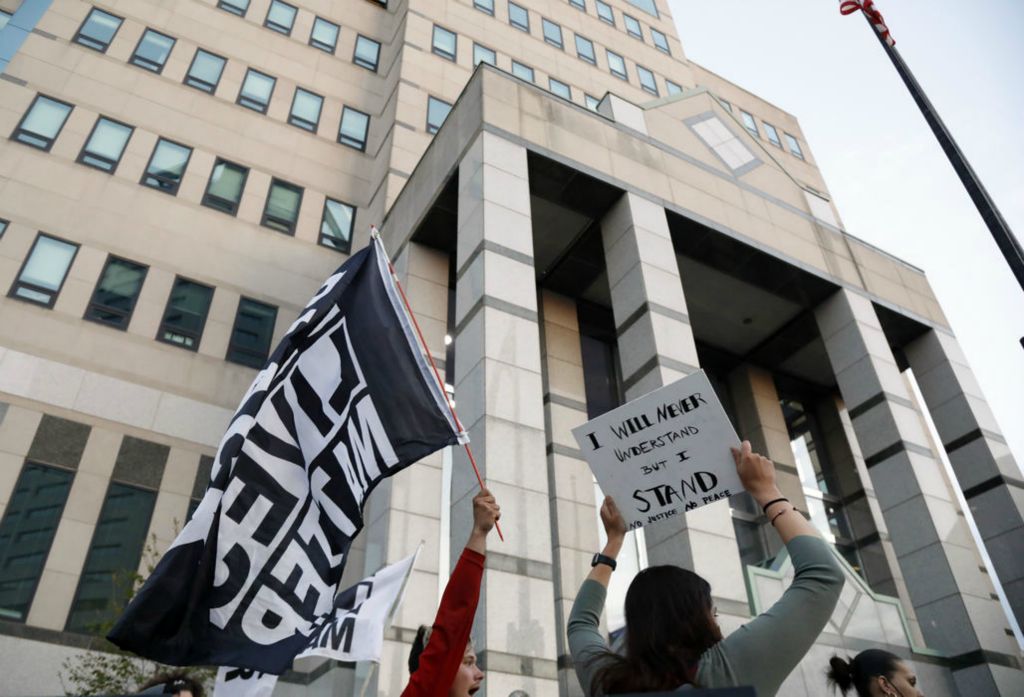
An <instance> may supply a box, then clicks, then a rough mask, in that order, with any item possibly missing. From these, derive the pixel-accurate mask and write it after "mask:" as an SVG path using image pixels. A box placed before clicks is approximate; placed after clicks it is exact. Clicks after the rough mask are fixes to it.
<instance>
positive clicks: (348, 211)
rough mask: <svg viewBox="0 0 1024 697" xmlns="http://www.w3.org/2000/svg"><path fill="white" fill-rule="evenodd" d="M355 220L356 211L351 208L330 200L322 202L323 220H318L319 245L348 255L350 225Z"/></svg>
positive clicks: (350, 234)
mask: <svg viewBox="0 0 1024 697" xmlns="http://www.w3.org/2000/svg"><path fill="white" fill-rule="evenodd" d="M355 219H356V209H355V208H354V207H353V206H350V205H348V204H347V203H343V202H341V201H335V200H334V199H332V198H329V199H327V200H326V201H325V202H324V215H323V218H321V219H320V239H319V242H320V244H322V245H323V246H324V247H330V248H331V249H334V250H337V251H339V252H343V253H345V254H348V252H349V249H351V248H352V225H353V223H354V222H355Z"/></svg>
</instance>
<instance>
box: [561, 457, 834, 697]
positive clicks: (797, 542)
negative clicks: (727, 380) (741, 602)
mask: <svg viewBox="0 0 1024 697" xmlns="http://www.w3.org/2000/svg"><path fill="white" fill-rule="evenodd" d="M732 453H733V459H734V460H735V462H736V470H737V472H738V473H739V477H740V481H741V482H742V483H743V487H744V488H745V489H746V490H747V491H748V492H750V494H751V495H752V496H753V497H754V499H755V500H756V501H757V503H758V504H759V505H760V506H761V507H762V510H763V511H764V513H765V515H766V516H767V517H768V520H769V521H771V524H772V526H773V527H774V528H775V530H776V532H778V534H779V537H781V538H782V541H783V542H784V543H785V545H786V548H787V549H788V550H789V556H790V559H791V560H792V562H793V567H794V569H795V572H796V575H795V577H794V579H793V583H792V584H791V585H790V586H789V588H788V589H787V590H786V592H785V593H784V594H783V596H782V598H780V599H779V601H778V602H777V603H775V604H774V605H773V606H772V607H771V608H769V609H768V610H767V612H764V613H762V614H760V615H758V616H757V617H756V618H754V619H753V620H751V621H750V622H748V623H747V624H746V625H744V626H742V627H740V628H739V629H737V630H736V631H735V632H733V633H732V634H730V635H729V636H728V637H725V638H723V636H722V630H721V629H720V628H719V626H718V622H717V620H716V619H715V616H716V611H715V608H714V605H713V602H712V595H711V586H710V585H709V584H708V582H707V581H705V580H704V579H703V578H701V577H700V576H699V575H697V574H696V573H694V572H692V571H688V570H686V569H681V568H678V567H675V566H653V567H649V568H647V569H644V570H643V571H641V572H640V573H639V574H637V575H636V578H634V579H633V581H632V583H631V584H630V586H629V590H628V591H627V592H626V602H625V608H624V609H625V616H626V629H625V640H624V653H623V654H622V655H619V654H616V653H614V652H612V651H610V650H609V649H608V647H607V645H606V643H605V641H604V638H603V637H602V636H601V633H600V630H599V623H600V619H601V611H602V609H603V608H604V601H605V595H606V593H607V588H608V581H609V579H610V578H611V574H612V571H614V569H615V558H616V557H617V556H618V554H619V550H620V549H621V547H622V541H623V538H624V537H625V534H626V522H625V520H624V519H623V517H622V514H621V513H619V509H618V508H617V507H616V505H615V501H614V500H612V498H611V497H606V498H605V500H604V503H603V505H602V506H601V521H602V523H603V524H604V528H605V531H606V532H607V534H608V543H607V544H606V545H605V548H604V551H603V552H602V553H601V554H596V555H594V560H593V562H592V563H591V566H592V567H593V568H592V570H591V572H590V575H589V576H588V577H587V579H586V580H585V581H584V582H583V585H582V586H581V587H580V591H579V593H578V594H577V596H576V602H575V603H574V604H573V607H572V612H571V613H570V615H569V624H568V638H569V650H570V652H571V653H572V658H573V664H574V666H575V669H576V677H577V678H579V681H580V685H581V686H582V687H583V691H584V693H585V694H587V695H614V694H616V693H621V692H653V691H658V690H664V691H671V690H676V689H679V688H684V689H685V688H687V687H689V686H693V687H705V688H713V687H736V686H747V685H752V686H753V687H754V688H755V689H756V690H757V695H758V697H774V695H775V693H776V692H777V691H778V689H779V686H780V685H782V682H783V680H785V679H786V676H787V675H789V673H790V672H791V671H792V670H793V668H795V667H796V665H797V664H798V663H799V662H800V659H801V658H803V656H804V655H805V654H806V653H807V651H808V650H809V649H810V647H811V646H812V645H813V644H814V640H815V639H816V638H817V636H818V634H819V633H821V630H822V629H823V628H824V626H825V623H826V622H827V621H828V618H829V617H830V616H831V615H832V611H833V610H834V609H835V606H836V602H837V601H838V599H839V591H840V590H842V587H843V580H844V577H843V572H842V568H841V567H840V565H839V563H838V562H837V561H836V559H835V557H834V556H833V554H832V551H831V550H830V549H829V548H828V545H827V544H826V543H825V541H824V540H822V539H821V537H819V536H818V533H817V532H816V531H815V529H814V528H813V527H812V526H811V525H810V523H808V522H807V520H806V519H805V518H804V517H803V515H801V514H800V513H799V512H798V511H797V510H796V509H795V508H794V507H793V505H792V504H790V503H789V501H788V500H787V499H786V498H785V497H784V496H782V494H781V493H780V492H779V489H778V487H776V485H775V466H774V465H773V464H772V462H771V460H769V459H768V458H765V457H762V456H760V455H758V454H756V453H754V452H751V448H750V443H749V442H747V441H743V445H742V447H741V448H740V449H739V450H737V449H735V448H733V449H732Z"/></svg>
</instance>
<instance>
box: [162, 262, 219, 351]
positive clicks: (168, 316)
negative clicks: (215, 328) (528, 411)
mask: <svg viewBox="0 0 1024 697" xmlns="http://www.w3.org/2000/svg"><path fill="white" fill-rule="evenodd" d="M212 298H213V288H211V287H210V286H206V285H203V284H202V283H196V282H195V281H190V280H188V279H187V278H182V277H181V276H177V277H176V278H175V279H174V287H173V288H171V295H170V297H169V298H167V308H166V309H165V310H164V317H163V319H162V320H161V322H160V331H159V333H158V334H157V335H156V338H157V339H159V340H160V341H163V342H166V343H168V344H174V345H175V346H181V347H182V348H186V349H189V350H190V351H195V350H197V349H198V348H199V340H200V339H201V338H202V336H203V327H205V326H206V315H207V314H208V313H209V311H210V300H211V299H212Z"/></svg>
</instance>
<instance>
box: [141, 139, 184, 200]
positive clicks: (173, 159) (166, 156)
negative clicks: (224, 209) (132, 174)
mask: <svg viewBox="0 0 1024 697" xmlns="http://www.w3.org/2000/svg"><path fill="white" fill-rule="evenodd" d="M190 157H192V148H189V147H187V146H184V145H181V144H179V143H175V142H173V141H170V140H164V139H163V138H161V139H159V140H158V141H157V142H156V147H155V148H153V155H152V156H151V157H150V158H149V164H148V165H147V166H146V173H145V174H144V175H143V176H142V183H143V184H144V185H145V186H151V187H153V188H154V189H159V190H160V191H165V192H167V193H169V194H176V193H178V186H179V185H180V184H181V178H182V176H184V174H185V167H186V166H188V160H189V158H190Z"/></svg>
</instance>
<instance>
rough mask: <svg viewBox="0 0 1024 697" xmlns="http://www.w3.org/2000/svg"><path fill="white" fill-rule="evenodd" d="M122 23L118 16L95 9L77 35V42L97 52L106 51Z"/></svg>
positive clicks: (90, 12)
mask: <svg viewBox="0 0 1024 697" xmlns="http://www.w3.org/2000/svg"><path fill="white" fill-rule="evenodd" d="M121 21H122V20H121V18H120V17H118V16H117V15H112V14H110V13H109V12H104V11H103V10H101V9H98V8H96V7H94V8H92V10H90V11H89V16H88V17H86V18H85V21H84V22H82V26H81V28H80V29H79V30H78V33H77V34H75V42H76V43H80V44H82V45H83V46H88V47H89V48H92V49H95V50H97V51H106V50H107V47H108V46H110V42H111V41H113V40H114V35H115V34H117V30H118V29H120V28H121Z"/></svg>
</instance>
